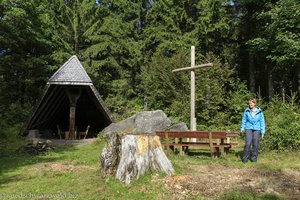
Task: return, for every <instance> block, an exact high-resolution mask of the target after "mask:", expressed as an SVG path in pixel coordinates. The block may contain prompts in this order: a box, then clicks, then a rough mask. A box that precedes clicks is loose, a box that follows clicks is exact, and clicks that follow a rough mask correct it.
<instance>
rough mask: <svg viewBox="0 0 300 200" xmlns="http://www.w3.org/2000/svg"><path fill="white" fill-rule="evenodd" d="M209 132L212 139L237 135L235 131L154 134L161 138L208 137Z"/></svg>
mask: <svg viewBox="0 0 300 200" xmlns="http://www.w3.org/2000/svg"><path fill="white" fill-rule="evenodd" d="M209 132H211V133H212V138H213V139H226V138H227V137H237V136H238V134H237V133H236V132H228V131H156V135H158V136H159V137H161V138H165V137H166V133H168V137H169V138H209Z"/></svg>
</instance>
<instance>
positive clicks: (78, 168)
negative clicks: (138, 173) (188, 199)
mask: <svg viewBox="0 0 300 200" xmlns="http://www.w3.org/2000/svg"><path fill="white" fill-rule="evenodd" d="M2 144H3V143H2ZM19 144H20V141H18V142H17V143H15V144H12V145H11V147H10V148H7V149H6V150H4V151H2V150H3V146H2V150H1V151H2V152H1V153H0V155H2V156H1V159H0V199H1V198H2V199H8V198H7V197H13V196H12V195H19V197H24V195H30V194H31V195H41V194H45V195H60V196H57V197H56V198H50V199H62V198H64V197H68V198H69V199H71V198H73V199H91V200H93V199H172V198H173V196H172V194H171V193H170V192H169V191H168V190H167V188H166V187H165V186H164V184H163V182H159V181H153V179H155V178H153V174H150V173H148V174H146V175H144V176H142V177H141V178H140V179H139V180H136V181H134V182H133V183H132V184H131V185H126V184H122V183H120V182H119V181H118V180H115V179H114V178H113V177H102V175H101V171H100V157H99V156H100V152H101V150H102V148H103V146H104V142H103V141H102V142H100V143H97V144H90V145H84V146H72V145H59V146H56V148H55V149H54V150H52V151H50V152H49V153H48V154H47V155H43V156H42V155H40V156H30V155H18V154H16V153H15V149H16V148H17V146H18V145H19ZM241 151H242V149H241V147H238V148H236V149H235V150H231V151H230V153H229V155H228V156H227V157H226V158H217V159H211V158H210V156H209V152H208V151H207V149H206V150H201V151H199V150H191V152H190V155H189V156H188V155H184V156H180V155H175V154H171V155H169V159H170V160H171V162H172V163H173V165H174V167H175V170H176V175H184V174H187V173H191V171H189V170H190V169H189V170H188V168H187V166H190V165H210V164H215V163H218V164H220V165H224V166H232V167H238V168H257V169H260V170H268V171H280V170H282V169H285V168H296V169H300V162H299V159H296V158H299V156H300V153H299V152H293V153H275V152H264V153H260V155H259V161H258V163H247V164H243V163H242V162H240V157H239V156H240V153H241ZM274 163H276V164H274ZM55 164H60V165H61V166H62V167H63V168H62V169H61V170H58V169H55V168H51V167H49V166H54V165H55ZM68 167H69V168H68ZM72 167H73V168H72ZM163 177H164V175H163V174H158V178H160V179H162V178H163ZM1 195H2V196H1ZM22 195H23V196H22ZM40 197H41V196H40ZM48 197H49V196H48ZM194 198H195V199H207V198H204V197H199V196H198V197H194ZM272 198H273V199H282V198H281V197H280V196H276V195H275V194H270V195H258V194H253V193H242V192H239V191H228V192H227V193H226V194H224V195H223V196H222V199H247V200H248V199H262V200H264V199H266V200H267V199H272ZM22 199H39V197H37V196H35V198H30V197H29V196H27V198H22ZM40 199H43V198H40ZM45 199H46V198H45Z"/></svg>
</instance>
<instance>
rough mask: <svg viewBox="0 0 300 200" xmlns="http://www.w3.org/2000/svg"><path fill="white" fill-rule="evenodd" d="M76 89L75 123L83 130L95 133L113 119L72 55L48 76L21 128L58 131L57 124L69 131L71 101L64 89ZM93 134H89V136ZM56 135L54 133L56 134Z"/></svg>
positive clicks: (24, 133)
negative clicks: (88, 127) (26, 120)
mask: <svg viewBox="0 0 300 200" xmlns="http://www.w3.org/2000/svg"><path fill="white" fill-rule="evenodd" d="M68 88H71V89H72V88H73V89H74V88H76V89H77V90H80V91H81V95H80V97H79V99H78V101H77V104H76V126H77V128H78V131H83V130H85V129H86V127H87V126H88V125H89V126H90V129H89V130H90V132H94V133H98V132H100V131H101V130H103V129H104V128H105V127H107V126H108V125H109V124H111V123H112V122H113V118H112V114H111V112H110V110H109V109H108V108H107V107H106V106H105V103H104V101H103V100H102V98H101V95H100V94H99V92H98V90H97V89H96V87H95V86H94V85H93V83H92V80H91V79H90V77H89V76H88V74H87V73H86V71H85V70H84V68H83V66H82V64H81V63H80V61H79V60H78V58H77V57H76V56H72V57H71V58H70V59H69V60H68V61H67V62H65V63H64V64H63V65H62V66H61V67H60V68H59V69H58V70H57V71H56V72H55V73H54V74H53V76H52V77H51V78H50V79H49V81H48V83H47V85H46V87H45V91H44V94H43V95H42V96H41V99H40V100H39V101H38V103H37V105H36V106H35V108H34V110H33V112H32V114H31V116H30V118H29V119H28V122H27V123H26V124H25V126H24V130H22V131H21V133H22V134H23V135H26V134H28V132H29V130H31V129H38V130H40V132H41V131H43V130H50V131H52V132H53V133H56V132H57V125H59V127H61V128H62V130H68V125H69V112H70V102H69V99H68V96H67V92H66V90H67V89H68ZM91 136H92V135H91ZM56 137H57V135H56Z"/></svg>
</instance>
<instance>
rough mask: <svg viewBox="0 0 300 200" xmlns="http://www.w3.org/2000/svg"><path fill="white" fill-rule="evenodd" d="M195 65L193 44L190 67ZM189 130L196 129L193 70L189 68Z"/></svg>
mask: <svg viewBox="0 0 300 200" xmlns="http://www.w3.org/2000/svg"><path fill="white" fill-rule="evenodd" d="M194 67H195V46H192V47H191V68H194ZM190 121H191V122H190V129H191V131H195V130H196V124H195V123H196V121H195V71H194V69H192V70H191V119H190Z"/></svg>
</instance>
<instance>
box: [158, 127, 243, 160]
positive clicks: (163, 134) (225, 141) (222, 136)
mask: <svg viewBox="0 0 300 200" xmlns="http://www.w3.org/2000/svg"><path fill="white" fill-rule="evenodd" d="M156 135H158V136H159V137H160V138H161V139H164V140H161V142H162V145H163V146H164V147H165V152H166V153H167V154H169V153H170V147H172V148H174V147H179V151H180V154H182V152H183V151H184V150H185V151H186V150H188V147H190V146H193V147H196V146H202V147H203V146H204V147H209V148H210V152H211V156H212V157H215V156H217V155H219V154H220V153H221V154H223V155H224V156H226V154H227V153H228V152H229V149H230V148H231V147H233V146H235V145H237V144H238V143H237V141H232V140H231V139H232V138H237V137H238V133H237V132H234V131H156ZM190 138H196V140H197V141H196V142H194V141H190V140H189V139H190Z"/></svg>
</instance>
